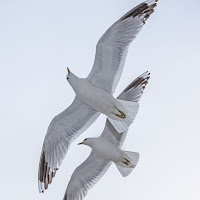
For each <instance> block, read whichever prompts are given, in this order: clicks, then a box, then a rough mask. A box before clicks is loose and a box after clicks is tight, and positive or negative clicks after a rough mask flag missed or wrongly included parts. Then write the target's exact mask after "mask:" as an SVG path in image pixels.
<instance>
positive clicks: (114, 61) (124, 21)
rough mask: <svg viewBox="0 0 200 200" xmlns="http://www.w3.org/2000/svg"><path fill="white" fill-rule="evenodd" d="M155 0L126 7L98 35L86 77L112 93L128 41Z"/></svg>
mask: <svg viewBox="0 0 200 200" xmlns="http://www.w3.org/2000/svg"><path fill="white" fill-rule="evenodd" d="M156 1H157V0H148V1H145V2H144V3H141V4H140V5H138V6H137V7H135V8H133V9H132V10H130V11H129V12H128V13H127V14H125V15H124V16H123V17H122V18H120V19H119V20H118V21H117V22H116V23H115V24H113V25H112V26H111V27H110V28H109V29H108V30H107V31H106V32H105V33H104V35H103V36H102V37H101V38H100V40H99V42H98V43H97V46H96V56H95V61H94V65H93V68H92V70H91V72H90V74H89V76H88V80H89V81H90V82H92V83H93V84H95V85H96V86H98V87H101V88H102V89H104V90H106V91H107V92H109V93H113V92H114V91H115V88H116V86H117V84H118V82H119V79H120V77H121V74H122V71H123V68H124V64H125V59H126V55H127V51H128V46H129V44H130V43H131V42H132V41H133V39H135V37H136V35H137V34H138V33H139V31H140V30H141V29H142V27H143V25H144V22H145V21H146V20H147V19H148V18H149V16H150V15H151V14H152V13H153V11H154V10H153V9H154V7H155V6H156Z"/></svg>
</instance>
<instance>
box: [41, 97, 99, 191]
mask: <svg viewBox="0 0 200 200" xmlns="http://www.w3.org/2000/svg"><path fill="white" fill-rule="evenodd" d="M99 115H100V114H99V113H98V112H97V111H96V110H94V109H93V108H92V107H90V106H88V105H87V104H85V103H84V102H82V101H81V100H79V99H78V98H77V97H76V98H75V99H74V101H73V103H72V104H71V105H70V106H69V107H68V108H67V109H66V110H64V111H63V112H62V113H60V114H59V115H57V116H56V117H54V119H53V120H52V121H51V123H50V125H49V127H48V130H47V134H46V136H45V139H44V143H43V147H42V153H41V157H40V164H39V171H38V187H39V191H40V192H44V190H45V189H47V188H48V184H50V183H51V182H52V178H53V177H54V176H55V173H56V170H57V169H58V168H59V166H60V165H61V163H62V161H63V159H64V157H65V155H66V154H67V151H68V148H69V145H70V144H71V142H72V141H73V140H75V139H76V138H77V137H78V136H79V135H80V134H81V133H82V132H83V131H85V130H86V129H87V128H88V127H89V126H90V125H91V124H92V123H93V122H94V121H95V120H96V119H97V118H98V116H99Z"/></svg>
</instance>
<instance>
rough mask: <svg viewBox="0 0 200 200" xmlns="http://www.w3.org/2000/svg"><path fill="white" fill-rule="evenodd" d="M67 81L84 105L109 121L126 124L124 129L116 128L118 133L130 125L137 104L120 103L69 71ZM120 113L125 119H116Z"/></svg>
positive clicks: (107, 93)
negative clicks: (103, 115)
mask: <svg viewBox="0 0 200 200" xmlns="http://www.w3.org/2000/svg"><path fill="white" fill-rule="evenodd" d="M67 80H68V81H69V83H70V85H71V86H72V88H73V90H74V91H75V93H76V96H77V97H78V98H79V99H80V100H82V101H83V102H84V103H86V104H87V105H89V106H91V107H92V108H94V109H95V110H96V111H98V112H100V113H103V114H105V115H107V116H108V117H109V118H111V119H114V120H119V121H125V122H126V123H127V125H126V124H124V125H125V127H121V129H119V128H118V127H116V128H118V131H119V132H123V131H125V130H126V129H127V126H128V125H130V124H131V123H132V121H133V119H134V116H135V115H136V113H137V111H138V108H139V104H138V103H137V102H126V101H121V102H120V101H119V100H117V99H115V98H114V97H113V95H112V94H110V93H109V92H107V91H105V90H103V89H102V88H100V87H97V86H95V85H94V84H92V83H90V81H89V80H88V79H87V78H78V77H77V76H75V75H74V74H73V73H72V72H70V71H69V73H68V75H67ZM123 104H125V105H123ZM128 110H129V111H128ZM120 111H121V112H122V113H124V114H125V118H121V117H118V116H121V113H120ZM131 113H133V114H131Z"/></svg>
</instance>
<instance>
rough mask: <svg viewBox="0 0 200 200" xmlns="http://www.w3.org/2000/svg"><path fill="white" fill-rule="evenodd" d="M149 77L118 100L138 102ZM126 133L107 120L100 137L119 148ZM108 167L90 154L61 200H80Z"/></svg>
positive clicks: (131, 86)
mask: <svg viewBox="0 0 200 200" xmlns="http://www.w3.org/2000/svg"><path fill="white" fill-rule="evenodd" d="M149 77H150V74H149V73H148V72H145V73H144V74H142V75H141V76H139V77H138V78H137V79H135V80H134V81H133V82H132V83H131V84H130V85H129V86H128V87H127V88H126V89H125V90H124V91H123V92H122V93H121V94H120V95H119V97H118V98H119V99H123V100H129V101H135V102H137V101H139V99H140V97H141V95H142V93H143V90H144V88H145V86H146V84H147V82H148V79H149ZM127 132H128V131H126V132H124V133H118V132H117V131H116V130H115V128H114V127H113V126H112V124H111V123H110V122H109V120H107V122H106V125H105V129H104V131H103V133H102V134H101V136H100V137H103V138H104V139H105V140H107V141H110V142H112V143H114V144H115V145H118V146H121V145H122V143H123V142H124V139H125V137H126V134H127ZM110 165H111V161H109V160H106V159H104V158H101V157H99V156H98V155H97V154H96V153H95V152H92V153H91V154H90V156H89V157H88V158H87V159H86V160H85V161H84V162H83V163H82V164H81V165H79V166H78V167H77V168H76V169H75V171H74V173H73V174H72V177H71V179H70V181H69V184H68V186H67V190H66V192H65V196H64V199H63V200H77V199H79V200H82V199H83V198H84V197H85V196H86V194H87V191H88V190H89V189H90V188H91V187H92V186H94V185H95V184H96V183H97V181H98V180H99V179H100V178H101V177H102V176H103V175H104V174H105V173H106V171H107V170H108V168H109V167H110Z"/></svg>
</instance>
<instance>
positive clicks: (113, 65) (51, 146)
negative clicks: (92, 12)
mask: <svg viewBox="0 0 200 200" xmlns="http://www.w3.org/2000/svg"><path fill="white" fill-rule="evenodd" d="M156 1H157V0H147V1H145V2H143V3H141V4H139V5H138V6H136V7H135V8H133V9H131V10H130V11H129V12H128V13H126V14H125V15H124V16H122V17H121V18H120V19H119V20H118V21H117V22H115V23H114V24H113V25H112V26H111V27H110V28H109V29H108V30H107V31H106V32H105V33H104V34H103V35H102V37H101V38H100V40H99V41H98V43H97V46H96V55H95V61H94V65H93V68H92V70H91V72H90V74H89V75H88V77H87V80H88V82H89V83H91V85H90V84H88V87H90V86H91V87H93V88H95V90H92V91H93V92H94V91H97V90H98V91H99V92H98V93H95V95H94V93H93V95H91V94H89V93H90V91H88V88H87V87H86V84H83V87H84V90H80V91H78V90H77V91H75V92H76V93H77V95H78V96H79V95H80V96H79V97H78V96H76V97H75V99H74V101H73V102H72V104H71V105H70V106H69V107H68V108H66V109H65V110H64V111H63V112H61V113H60V114H58V115H57V116H55V117H54V118H53V120H52V121H51V123H50V125H49V127H48V130H47V133H46V136H45V139H44V142H43V146H42V152H41V157H40V164H39V170H38V186H39V191H40V192H44V190H45V189H47V188H48V185H49V184H50V183H51V182H52V179H53V177H54V176H55V174H56V171H57V170H58V168H59V167H60V165H61V164H62V161H63V159H64V158H65V156H66V154H67V151H68V148H69V146H70V144H71V143H72V142H73V141H74V140H75V139H76V138H77V137H78V136H79V135H80V134H82V133H83V132H84V131H85V130H86V129H87V128H89V127H90V126H91V125H92V124H93V123H94V122H95V120H96V119H97V118H98V117H99V115H100V113H101V112H102V113H104V114H106V115H107V116H108V117H109V120H110V122H111V124H112V125H113V126H114V127H115V129H117V130H118V131H119V132H120V131H121V130H123V128H125V129H127V128H128V127H127V124H128V123H127V122H128V121H126V120H127V119H132V118H134V117H135V116H134V115H133V116H130V117H129V116H128V114H129V113H128V114H127V115H126V118H125V117H124V115H125V113H127V112H130V111H131V112H130V113H131V114H133V113H135V115H136V114H137V109H138V107H137V106H133V107H132V106H130V105H135V104H132V103H131V104H130V105H129V103H128V101H129V99H126V98H119V100H117V101H116V100H114V99H113V97H112V94H113V93H114V91H115V89H116V86H117V84H118V82H119V79H120V77H121V74H122V71H123V68H124V64H125V60H126V55H127V52H128V47H129V45H130V43H131V42H132V41H133V40H134V39H135V37H136V35H137V34H138V33H139V32H140V30H141V29H142V27H143V26H144V24H145V21H146V20H147V19H148V18H149V16H150V15H151V14H152V13H153V11H154V7H155V6H156ZM94 17H95V16H94ZM83 80H84V79H83ZM87 80H86V79H85V80H84V81H85V82H87ZM80 81H82V80H81V79H80ZM74 87H76V86H74ZM80 87H81V86H80ZM96 87H97V88H96ZM75 90H76V89H75ZM100 90H104V92H103V93H104V94H101V92H100ZM83 92H87V95H84V94H83ZM105 92H107V93H109V94H110V95H109V94H107V93H105ZM127 92H128V90H127ZM81 94H83V95H82V97H81ZM100 94H101V95H102V96H101V98H100V97H98V99H99V100H98V105H97V104H96V103H95V102H96V97H97V96H98V95H100ZM94 96H95V97H94ZM105 96H106V97H105ZM81 98H82V99H81ZM89 98H91V99H89ZM104 98H105V99H106V103H105V102H104ZM120 100H121V101H120ZM100 101H102V102H100ZM121 104H122V105H123V106H121ZM115 105H117V107H118V108H120V109H119V110H120V111H121V112H122V111H123V112H122V113H124V115H123V114H122V113H121V112H120V114H121V117H122V118H123V117H124V121H123V120H121V118H120V117H118V121H116V118H115V117H116V114H118V112H119V110H117V113H116V109H114V110H113V106H115ZM102 107H103V108H102ZM114 108H115V107H114ZM127 108H128V109H127ZM129 108H130V109H129ZM106 109H108V110H109V112H108V110H106ZM112 111H113V113H115V114H114V115H112ZM119 120H121V121H119ZM125 121H126V122H125Z"/></svg>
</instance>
